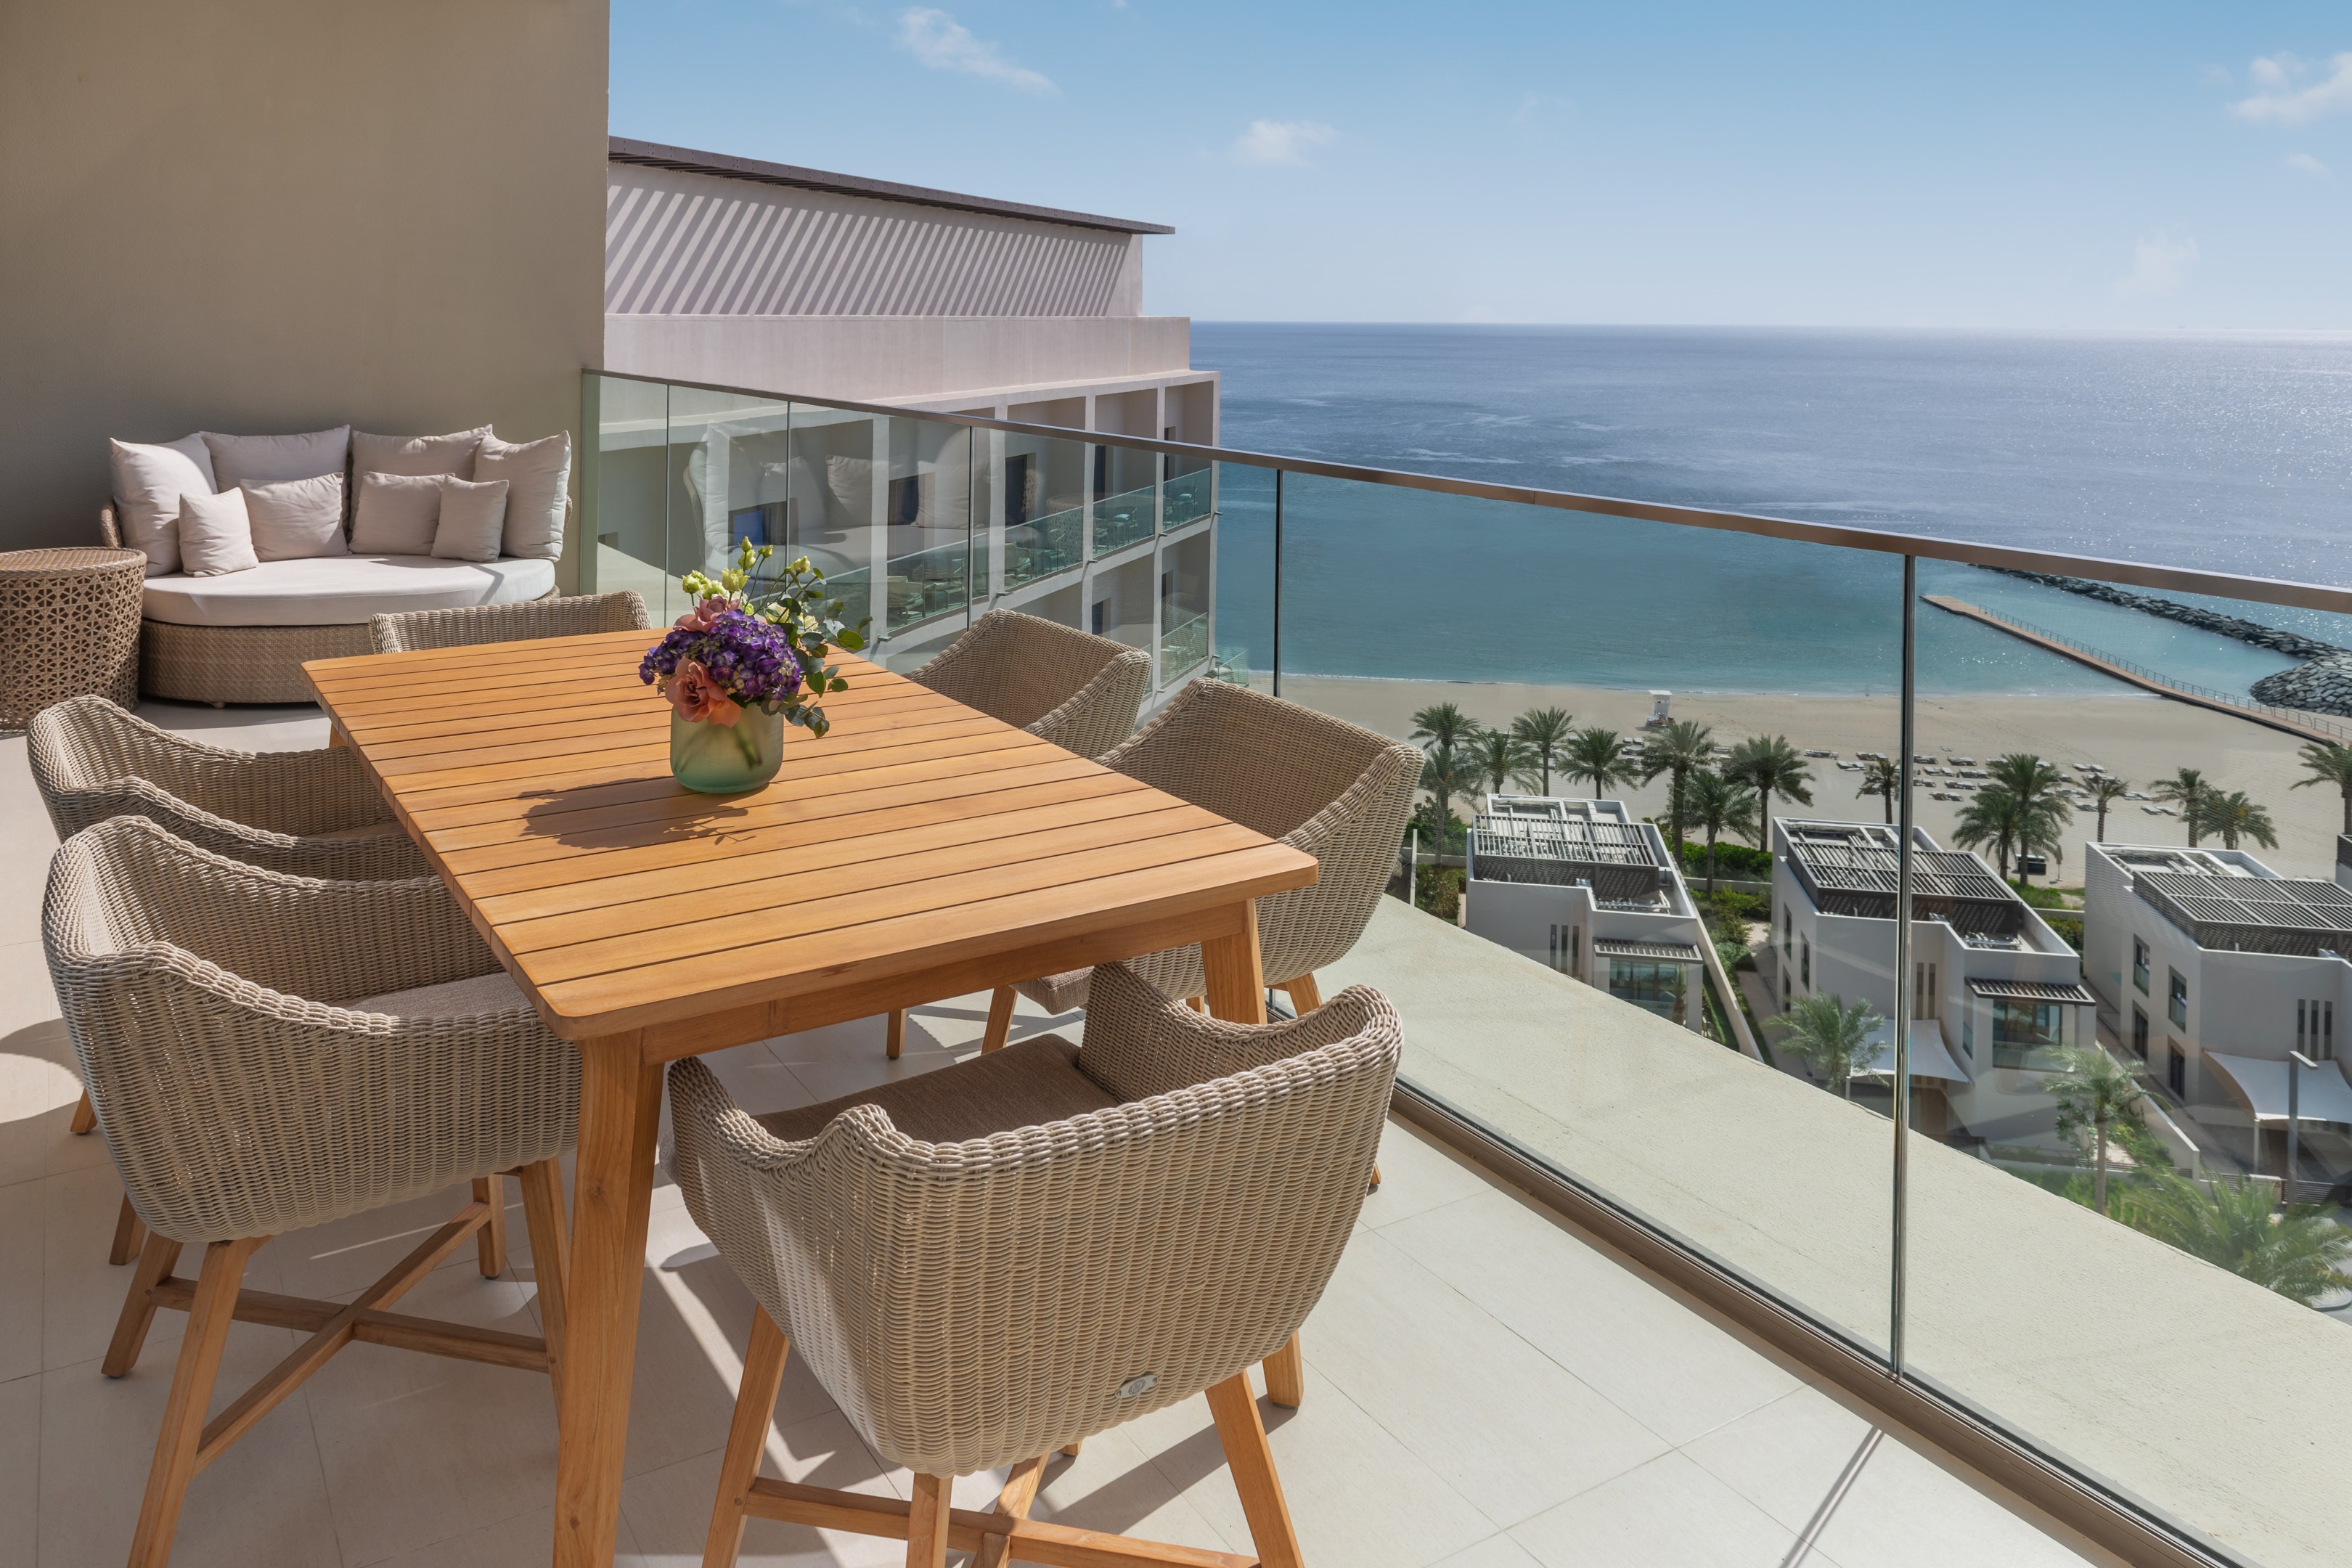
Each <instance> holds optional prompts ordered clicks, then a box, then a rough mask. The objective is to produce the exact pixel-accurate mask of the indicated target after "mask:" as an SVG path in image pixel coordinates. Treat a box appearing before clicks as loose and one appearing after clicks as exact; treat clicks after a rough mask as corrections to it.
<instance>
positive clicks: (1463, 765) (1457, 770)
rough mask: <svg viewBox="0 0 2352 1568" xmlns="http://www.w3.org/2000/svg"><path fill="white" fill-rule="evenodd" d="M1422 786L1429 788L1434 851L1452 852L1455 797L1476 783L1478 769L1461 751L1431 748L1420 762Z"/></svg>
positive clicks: (1443, 853)
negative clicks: (1434, 842) (1434, 836)
mask: <svg viewBox="0 0 2352 1568" xmlns="http://www.w3.org/2000/svg"><path fill="white" fill-rule="evenodd" d="M1421 787H1422V788H1423V789H1425V790H1427V791H1428V792H1429V797H1430V807H1431V809H1430V828H1431V831H1432V832H1433V833H1434V834H1435V835H1436V836H1437V852H1438V853H1439V854H1441V855H1445V854H1451V853H1452V852H1453V846H1454V796H1455V795H1468V794H1469V793H1470V792H1471V791H1473V790H1475V789H1476V788H1477V787H1478V775H1477V773H1476V771H1475V768H1474V767H1473V765H1472V763H1471V762H1470V760H1469V759H1468V758H1467V757H1465V756H1464V755H1463V754H1462V753H1461V752H1454V751H1438V750H1432V751H1431V752H1430V753H1429V755H1428V756H1427V757H1426V758H1424V759H1423V762H1422V764H1421Z"/></svg>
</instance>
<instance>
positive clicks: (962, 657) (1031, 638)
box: [908, 610, 1151, 757]
mask: <svg viewBox="0 0 2352 1568" xmlns="http://www.w3.org/2000/svg"><path fill="white" fill-rule="evenodd" d="M908 679H910V680H913V681H916V682H918V683H919V684H921V685H924V686H928V687H929V688H930V689H932V690H934V691H936V692H939V693H940V695H941V696H943V697H952V698H954V699H955V700H957V701H959V702H961V703H963V704H964V705H965V706H966V707H970V708H977V709H979V710H981V711H982V712H983V713H985V714H987V715H989V716H990V717H991V718H993V719H1002V720H1003V721H1005V722H1006V723H1008V724H1013V725H1017V726H1019V727H1020V728H1022V729H1024V730H1026V731H1029V732H1030V733H1031V734H1033V735H1036V736H1038V737H1040V738H1041V739H1044V740H1047V741H1051V742H1054V743H1055V745H1057V746H1062V747H1065V748H1066V749H1067V750H1070V751H1073V752H1077V753H1078V755H1080V756H1082V757H1098V756H1100V755H1102V753H1103V752H1108V751H1109V750H1110V749H1111V748H1112V747H1113V746H1116V745H1117V744H1118V743H1119V742H1121V741H1123V740H1125V739H1127V737H1128V736H1129V735H1130V734H1132V733H1133V732H1134V731H1135V716H1136V714H1137V713H1138V712H1139V710H1141V709H1142V707H1143V699H1144V698H1145V696H1146V695H1147V694H1149V692H1150V689H1151V658H1150V655H1149V654H1147V653H1145V652H1144V651H1143V650H1142V649H1140V648H1132V647H1128V646H1127V645H1126V644H1125V643H1118V642H1113V641H1112V640H1111V639H1110V638H1108V637H1096V636H1094V635H1093V634H1091V633H1088V632H1082V631H1079V630H1078V629H1077V628H1076V627H1075V626H1063V625H1061V624H1059V623H1058V622H1055V621H1047V620H1040V619H1039V618H1038V617H1037V616H1024V615H1022V614H1020V613H1019V612H1017V611H1013V610H991V611H989V612H988V614H986V615H984V616H981V617H980V619H979V620H977V621H975V622H973V623H972V626H971V630H970V631H967V632H965V633H964V634H963V636H961V637H958V638H956V640H955V641H953V642H951V643H950V644H949V645H948V646H947V647H945V648H943V649H941V650H940V655H939V657H938V658H934V659H932V660H931V661H930V662H929V664H926V665H924V666H923V667H922V668H920V669H918V670H916V671H915V672H914V673H913V674H912V675H910V676H908Z"/></svg>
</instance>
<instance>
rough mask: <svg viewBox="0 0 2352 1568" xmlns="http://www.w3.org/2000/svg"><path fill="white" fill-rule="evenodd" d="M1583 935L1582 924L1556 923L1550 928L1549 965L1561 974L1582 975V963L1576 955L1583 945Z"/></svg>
mask: <svg viewBox="0 0 2352 1568" xmlns="http://www.w3.org/2000/svg"><path fill="white" fill-rule="evenodd" d="M1583 935H1584V928H1583V927H1582V926H1561V925H1556V926H1554V927H1552V928H1551V948H1550V952H1551V966H1552V967H1553V968H1554V969H1557V970H1559V972H1560V973H1562V974H1573V975H1577V976H1578V977H1580V978H1581V977H1582V975H1583V973H1584V971H1583V965H1582V964H1580V963H1579V962H1578V956H1579V950H1580V948H1581V947H1582V946H1583V945H1584V944H1583V941H1582V939H1583Z"/></svg>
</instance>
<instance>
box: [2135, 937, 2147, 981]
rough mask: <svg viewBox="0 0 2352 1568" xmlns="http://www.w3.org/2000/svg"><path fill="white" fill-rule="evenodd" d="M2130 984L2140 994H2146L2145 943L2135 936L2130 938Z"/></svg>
mask: <svg viewBox="0 0 2352 1568" xmlns="http://www.w3.org/2000/svg"><path fill="white" fill-rule="evenodd" d="M2132 984H2134V985H2137V986H2138V987H2139V994H2141V995H2143V996H2145V995H2147V943H2146V942H2142V941H2140V939H2139V938H2137V937H2134V938H2132Z"/></svg>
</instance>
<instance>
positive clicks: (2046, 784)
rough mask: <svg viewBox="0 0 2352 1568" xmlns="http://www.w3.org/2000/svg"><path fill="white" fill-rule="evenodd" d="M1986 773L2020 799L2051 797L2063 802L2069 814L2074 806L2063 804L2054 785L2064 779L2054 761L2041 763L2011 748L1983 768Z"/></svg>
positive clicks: (2040, 760) (2036, 799)
mask: <svg viewBox="0 0 2352 1568" xmlns="http://www.w3.org/2000/svg"><path fill="white" fill-rule="evenodd" d="M1985 773H1986V776H1987V777H1989V778H1990V779H1991V780H1992V782H1993V783H1994V784H1999V785H2000V787H2001V788H2003V789H2005V790H2007V791H2009V793H2010V794H2011V795H2015V796H2016V797H2017V798H2018V800H2019V801H2020V803H2021V804H2023V805H2032V804H2033V803H2034V802H2036V801H2040V800H2054V801H2057V802H2058V803H2059V804H2060V805H2063V806H2065V807H2066V810H2067V812H2068V813H2069V814H2070V815H2071V814H2072V813H2073V811H2074V807H2073V806H2071V805H2066V802H2065V799H2064V797H2063V796H2062V795H2059V793H2058V786H2059V785H2060V784H2064V783H2065V782H2066V776H2065V775H2064V774H2063V773H2060V772H2059V771H2058V769H2057V766H2056V764H2054V763H2045V762H2043V761H2042V759H2041V758H2040V757H2037V756H2035V755H2034V754H2033V753H2032V752H2010V753H2009V755H2007V756H2005V757H2002V758H2000V760H1999V761H1997V762H1995V763H1992V764H1991V765H1990V767H1988V768H1986V769H1985Z"/></svg>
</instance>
